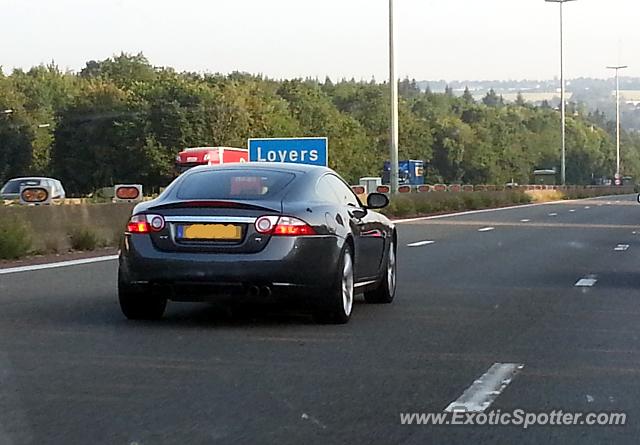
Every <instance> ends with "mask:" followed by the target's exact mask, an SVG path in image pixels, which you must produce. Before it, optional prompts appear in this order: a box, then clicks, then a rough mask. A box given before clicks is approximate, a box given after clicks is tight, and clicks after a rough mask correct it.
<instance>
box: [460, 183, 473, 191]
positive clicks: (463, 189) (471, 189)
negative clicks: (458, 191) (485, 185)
mask: <svg viewBox="0 0 640 445" xmlns="http://www.w3.org/2000/svg"><path fill="white" fill-rule="evenodd" d="M462 191H463V192H472V191H473V186H472V185H463V186H462Z"/></svg>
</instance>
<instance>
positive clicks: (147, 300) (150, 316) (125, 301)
mask: <svg viewBox="0 0 640 445" xmlns="http://www.w3.org/2000/svg"><path fill="white" fill-rule="evenodd" d="M118 300H119V302H120V310H121V311H122V313H123V314H124V316H125V317H127V318H128V319H129V320H159V319H161V318H162V316H163V315H164V311H165V309H166V307H167V299H166V298H162V297H159V296H157V295H153V294H152V293H151V292H150V291H149V290H148V289H145V288H144V287H139V286H133V285H131V284H129V283H126V282H124V281H121V280H118Z"/></svg>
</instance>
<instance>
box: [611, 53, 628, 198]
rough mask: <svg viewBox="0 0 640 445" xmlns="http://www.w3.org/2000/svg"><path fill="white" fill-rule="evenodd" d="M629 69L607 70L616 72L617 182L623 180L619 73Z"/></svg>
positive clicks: (624, 66) (621, 67) (614, 68)
mask: <svg viewBox="0 0 640 445" xmlns="http://www.w3.org/2000/svg"><path fill="white" fill-rule="evenodd" d="M625 68H628V67H627V66H626V65H620V66H608V67H607V69H610V70H616V176H615V179H614V180H615V181H616V185H618V184H617V181H619V180H620V179H621V176H620V77H619V71H620V70H623V69H625Z"/></svg>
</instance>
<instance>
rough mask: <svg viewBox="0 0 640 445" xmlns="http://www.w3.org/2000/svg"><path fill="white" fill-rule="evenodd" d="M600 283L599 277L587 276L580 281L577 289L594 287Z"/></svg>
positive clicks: (576, 285) (577, 283)
mask: <svg viewBox="0 0 640 445" xmlns="http://www.w3.org/2000/svg"><path fill="white" fill-rule="evenodd" d="M597 282H598V277H597V276H595V275H587V276H586V277H584V278H581V279H579V280H578V281H577V282H576V284H575V287H593V286H595V285H596V283H597Z"/></svg>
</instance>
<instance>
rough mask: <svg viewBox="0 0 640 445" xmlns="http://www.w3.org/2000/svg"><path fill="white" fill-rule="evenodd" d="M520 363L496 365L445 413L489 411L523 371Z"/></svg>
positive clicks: (451, 404) (450, 405) (447, 408)
mask: <svg viewBox="0 0 640 445" xmlns="http://www.w3.org/2000/svg"><path fill="white" fill-rule="evenodd" d="M522 368H524V365H523V364H520V363H494V365H493V366H492V367H491V368H489V370H488V371H487V372H486V373H484V374H483V375H482V376H481V377H480V378H478V379H477V380H476V381H475V382H473V384H472V385H471V386H470V387H469V388H467V390H466V391H465V392H464V393H462V395H461V396H460V397H459V398H458V399H457V400H456V401H454V402H451V403H450V404H449V406H447V407H446V408H445V412H448V413H452V412H460V411H462V412H467V413H481V412H484V411H486V410H487V408H489V407H490V406H491V404H492V403H493V402H494V401H495V400H496V399H497V398H498V396H499V395H500V394H502V391H504V389H505V388H506V387H507V386H508V385H509V383H511V382H512V381H513V379H514V377H515V376H516V375H517V374H518V373H519V372H520V371H522Z"/></svg>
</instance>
